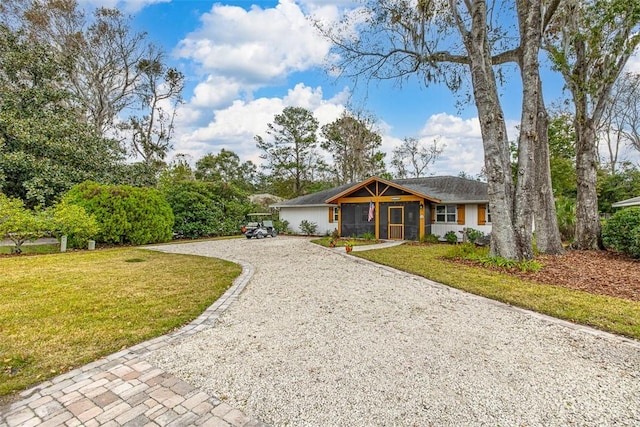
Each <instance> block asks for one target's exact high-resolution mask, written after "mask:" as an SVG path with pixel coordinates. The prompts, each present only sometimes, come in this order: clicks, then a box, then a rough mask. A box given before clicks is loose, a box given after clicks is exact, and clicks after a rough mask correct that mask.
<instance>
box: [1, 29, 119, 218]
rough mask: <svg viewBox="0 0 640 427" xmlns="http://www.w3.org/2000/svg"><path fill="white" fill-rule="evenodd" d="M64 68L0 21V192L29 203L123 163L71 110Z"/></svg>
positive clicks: (49, 199)
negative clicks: (1, 178)
mask: <svg viewBox="0 0 640 427" xmlns="http://www.w3.org/2000/svg"><path fill="white" fill-rule="evenodd" d="M63 70H64V64H61V63H60V62H59V61H58V59H57V57H56V56H54V55H52V54H51V52H50V51H49V49H48V47H47V46H45V45H42V44H39V43H37V42H33V41H29V40H28V39H27V38H26V36H25V35H24V33H23V32H21V31H18V32H15V33H14V32H12V31H11V30H10V29H9V28H7V27H6V26H3V25H0V146H1V147H0V171H1V172H0V175H2V176H4V180H3V182H2V187H1V188H0V190H1V191H3V192H4V193H5V194H7V195H9V196H12V197H17V198H20V199H22V200H23V201H24V202H25V203H26V204H27V206H29V207H33V206H36V205H42V206H48V205H51V204H52V203H53V202H54V201H55V200H56V199H57V198H58V196H59V195H61V194H62V193H64V192H65V191H66V190H68V189H69V188H70V187H72V186H73V185H74V184H76V183H79V182H82V181H84V180H86V179H100V180H104V181H109V180H111V179H112V178H113V174H114V171H115V169H116V168H117V165H118V163H119V162H120V161H121V157H120V153H119V150H118V146H117V143H115V142H114V141H113V140H109V139H104V138H103V137H102V136H101V135H99V134H98V133H97V132H96V131H95V129H94V128H93V127H92V126H89V125H88V124H86V122H84V120H83V119H82V118H81V113H80V112H79V111H78V110H77V109H76V108H74V106H73V102H72V101H71V99H72V97H71V94H70V93H69V92H68V91H66V90H64V88H63V87H62V85H61V83H60V81H61V80H62V78H63V76H64V73H63Z"/></svg>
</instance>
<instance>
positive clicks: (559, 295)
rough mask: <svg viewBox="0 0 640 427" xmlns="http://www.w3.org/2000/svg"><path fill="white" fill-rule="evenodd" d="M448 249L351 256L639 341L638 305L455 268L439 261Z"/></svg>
mask: <svg viewBox="0 0 640 427" xmlns="http://www.w3.org/2000/svg"><path fill="white" fill-rule="evenodd" d="M449 249H450V246H448V245H437V244H436V245H427V246H419V245H401V246H396V247H393V248H388V249H379V250H374V251H364V252H353V254H354V256H357V257H361V258H365V259H368V260H370V261H373V262H376V263H379V264H384V265H388V266H390V267H394V268H397V269H399V270H403V271H406V272H409V273H413V274H416V275H419V276H422V277H426V278H428V279H431V280H434V281H436V282H440V283H443V284H445V285H448V286H451V287H454V288H458V289H462V290H464V291H467V292H470V293H473V294H477V295H482V296H485V297H487V298H491V299H494V300H498V301H502V302H506V303H508V304H511V305H514V306H518V307H522V308H526V309H530V310H533V311H537V312H539V313H544V314H548V315H550V316H553V317H557V318H559V319H565V320H569V321H572V322H575V323H579V324H582V325H588V326H593V327H596V328H598V329H602V330H605V331H610V332H613V333H616V334H620V335H625V336H628V337H631V338H635V339H640V302H634V301H628V300H624V299H619V298H613V297H607V296H600V295H594V294H590V293H587V292H581V291H575V290H571V289H567V288H563V287H560V286H554V285H553V284H540V283H536V282H532V281H527V280H522V279H519V278H516V277H514V276H511V275H508V274H504V273H499V272H495V271H491V270H488V269H485V268H482V267H470V266H466V265H462V264H453V263H452V262H450V261H446V260H444V259H442V258H441V257H442V256H443V255H445V254H446V252H447V251H448V250H449Z"/></svg>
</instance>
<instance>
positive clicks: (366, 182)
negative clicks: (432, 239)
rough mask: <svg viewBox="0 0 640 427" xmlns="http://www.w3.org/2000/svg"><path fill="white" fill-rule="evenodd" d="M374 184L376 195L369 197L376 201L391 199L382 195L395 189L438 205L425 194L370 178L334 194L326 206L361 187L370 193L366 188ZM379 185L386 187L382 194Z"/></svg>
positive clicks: (376, 178) (437, 201)
mask: <svg viewBox="0 0 640 427" xmlns="http://www.w3.org/2000/svg"><path fill="white" fill-rule="evenodd" d="M373 182H375V183H376V192H377V193H378V194H372V195H371V197H373V198H376V199H381V198H382V197H391V196H383V193H385V192H386V191H387V190H388V189H389V188H390V187H393V188H397V189H398V190H401V191H404V192H405V193H409V194H410V195H413V196H416V197H419V198H421V199H425V200H427V201H429V202H433V203H440V200H439V199H436V198H434V197H431V196H428V195H426V194H422V193H420V192H418V191H415V190H412V189H410V188H406V187H403V186H402V185H398V184H394V183H393V182H390V181H387V180H385V179H382V178H378V177H375V176H374V177H371V178H369V179H366V180H364V181H362V182H361V183H359V184H356V185H354V186H353V187H350V188H347V189H346V190H344V191H343V192H341V193H339V194H336V195H335V196H333V197H332V198H330V199H328V200H327V201H326V203H327V204H335V203H337V202H338V200H340V199H343V198H345V197H348V196H349V194H352V193H354V192H356V191H358V190H360V189H362V188H363V187H364V188H366V190H367V191H369V192H370V193H371V191H370V190H369V189H368V188H367V186H368V185H369V184H371V183H373ZM379 184H383V185H386V187H385V189H384V190H382V193H380V191H379Z"/></svg>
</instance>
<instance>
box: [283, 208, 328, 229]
mask: <svg viewBox="0 0 640 427" xmlns="http://www.w3.org/2000/svg"><path fill="white" fill-rule="evenodd" d="M280 220H281V221H288V222H289V229H290V230H291V231H293V232H294V233H298V234H300V233H302V231H301V230H300V223H301V222H302V221H303V220H307V221H309V222H315V223H316V224H318V231H317V234H319V235H324V234H326V233H332V232H333V230H335V229H336V228H338V222H337V221H336V222H333V223H329V206H312V207H287V206H283V207H281V208H280Z"/></svg>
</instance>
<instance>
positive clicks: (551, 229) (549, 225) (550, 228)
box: [533, 87, 564, 255]
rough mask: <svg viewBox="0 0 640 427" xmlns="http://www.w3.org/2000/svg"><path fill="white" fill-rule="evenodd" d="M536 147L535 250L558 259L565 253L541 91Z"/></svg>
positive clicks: (547, 119)
mask: <svg viewBox="0 0 640 427" xmlns="http://www.w3.org/2000/svg"><path fill="white" fill-rule="evenodd" d="M538 94H539V99H538V144H537V145H536V149H535V156H536V171H535V174H536V180H535V181H536V190H535V194H534V197H533V201H534V203H533V208H534V218H535V225H536V230H535V233H536V246H537V247H538V250H539V251H540V252H542V253H543V254H549V255H558V254H562V253H564V247H563V246H562V239H561V237H560V229H559V228H558V216H557V214H556V206H555V198H554V196H553V187H552V185H551V166H550V164H549V158H550V156H549V115H548V114H547V109H546V108H545V106H544V100H543V99H542V87H540V88H539V90H538Z"/></svg>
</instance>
